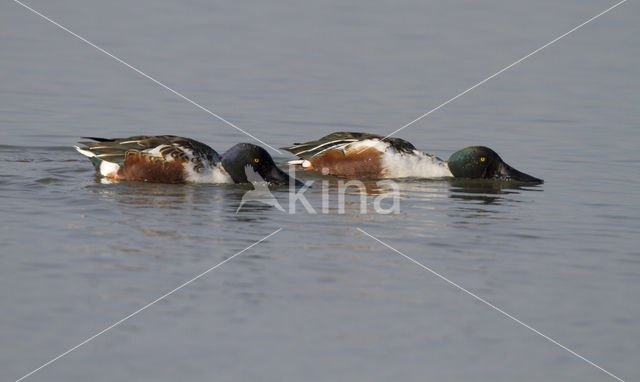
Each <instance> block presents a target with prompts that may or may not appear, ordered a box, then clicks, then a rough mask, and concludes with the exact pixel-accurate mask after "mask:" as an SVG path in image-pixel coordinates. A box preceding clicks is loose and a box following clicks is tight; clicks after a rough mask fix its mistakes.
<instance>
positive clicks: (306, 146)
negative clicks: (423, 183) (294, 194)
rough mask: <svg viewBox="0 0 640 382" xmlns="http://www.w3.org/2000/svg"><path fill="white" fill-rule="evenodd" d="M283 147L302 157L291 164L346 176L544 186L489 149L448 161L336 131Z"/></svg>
mask: <svg viewBox="0 0 640 382" xmlns="http://www.w3.org/2000/svg"><path fill="white" fill-rule="evenodd" d="M282 149H283V150H286V151H289V152H290V153H292V154H294V155H296V156H297V157H298V158H299V159H297V160H293V161H289V164H292V165H297V166H300V167H301V168H303V169H307V170H315V171H318V172H321V173H322V174H324V175H333V176H337V177H343V178H352V179H384V178H431V179H433V178H450V177H455V178H477V179H498V180H505V181H517V182H528V183H543V180H542V179H539V178H536V177H534V176H531V175H528V174H525V173H523V172H521V171H518V170H516V169H515V168H513V167H511V166H509V165H508V164H507V163H505V162H504V161H503V160H502V158H500V156H499V155H498V154H497V153H496V152H495V151H493V150H492V149H490V148H488V147H485V146H470V147H466V148H464V149H462V150H458V151H456V152H455V153H453V154H451V156H450V157H449V159H448V160H447V161H445V160H443V159H441V158H439V157H437V156H435V155H432V154H428V153H425V152H422V151H420V150H418V149H416V147H415V146H414V145H413V144H412V143H411V142H408V141H406V140H404V139H401V138H395V137H384V136H381V135H376V134H369V133H360V132H335V133H332V134H329V135H326V136H324V137H322V138H320V139H318V140H315V141H309V142H304V143H294V144H293V145H292V146H288V147H282Z"/></svg>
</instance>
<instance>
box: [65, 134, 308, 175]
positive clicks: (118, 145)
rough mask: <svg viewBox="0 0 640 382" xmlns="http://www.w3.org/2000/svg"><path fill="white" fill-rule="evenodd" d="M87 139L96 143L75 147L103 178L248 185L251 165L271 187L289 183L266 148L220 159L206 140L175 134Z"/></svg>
mask: <svg viewBox="0 0 640 382" xmlns="http://www.w3.org/2000/svg"><path fill="white" fill-rule="evenodd" d="M84 138H85V139H90V140H91V141H82V142H78V143H79V144H81V145H83V146H84V147H80V146H74V147H75V149H76V150H78V152H80V154H82V155H85V156H87V157H88V158H89V160H90V161H91V163H93V166H94V167H95V168H96V171H97V172H98V173H99V174H100V175H102V176H104V177H106V178H108V179H112V180H115V181H120V180H138V181H147V182H155V183H188V182H193V183H247V182H249V180H247V171H248V169H247V167H250V168H252V169H253V171H254V172H255V173H257V174H259V175H260V176H261V177H262V179H264V180H265V181H267V182H270V183H274V184H289V180H290V177H289V175H287V174H286V173H285V172H283V171H282V170H280V169H279V168H278V167H277V166H276V164H275V163H274V162H273V159H272V158H271V155H269V153H268V152H267V151H266V150H265V149H263V148H262V147H260V146H256V145H254V144H251V143H238V144H237V145H235V146H233V147H231V148H230V149H229V150H227V151H226V152H225V153H224V154H223V155H222V157H220V155H218V153H217V152H216V151H215V150H214V149H212V148H211V147H209V146H207V145H205V144H204V143H202V142H198V141H196V140H194V139H190V138H183V137H176V136H173V135H160V136H134V137H129V138H112V139H108V138H95V137H84ZM294 181H295V182H296V184H298V185H299V184H300V182H299V181H297V180H295V179H294Z"/></svg>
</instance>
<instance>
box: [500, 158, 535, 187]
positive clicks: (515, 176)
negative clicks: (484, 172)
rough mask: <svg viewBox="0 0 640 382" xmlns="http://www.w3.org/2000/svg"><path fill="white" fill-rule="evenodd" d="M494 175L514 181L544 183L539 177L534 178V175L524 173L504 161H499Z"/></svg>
mask: <svg viewBox="0 0 640 382" xmlns="http://www.w3.org/2000/svg"><path fill="white" fill-rule="evenodd" d="M496 177H497V178H499V179H504V180H510V181H516V182H527V183H544V181H543V180H542V179H539V178H536V177H535V176H531V175H529V174H525V173H524V172H521V171H518V170H516V169H515V168H513V167H511V166H509V165H508V164H506V163H504V162H502V163H500V166H499V167H498V170H497V171H496Z"/></svg>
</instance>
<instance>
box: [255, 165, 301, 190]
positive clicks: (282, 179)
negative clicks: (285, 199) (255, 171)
mask: <svg viewBox="0 0 640 382" xmlns="http://www.w3.org/2000/svg"><path fill="white" fill-rule="evenodd" d="M263 176H264V180H266V181H267V182H269V183H273V184H279V185H285V186H287V185H289V182H290V181H291V180H293V182H294V183H295V185H296V187H300V186H303V185H304V183H302V182H301V181H299V180H297V179H295V178H291V177H290V176H289V174H287V173H286V172H284V171H282V170H280V169H279V168H278V167H276V166H273V167H272V168H271V171H268V172H267V173H266V174H264V175H263Z"/></svg>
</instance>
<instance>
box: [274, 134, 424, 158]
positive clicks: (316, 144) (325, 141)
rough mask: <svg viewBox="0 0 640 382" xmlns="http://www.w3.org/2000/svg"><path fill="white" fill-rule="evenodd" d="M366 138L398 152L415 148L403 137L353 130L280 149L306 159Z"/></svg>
mask: <svg viewBox="0 0 640 382" xmlns="http://www.w3.org/2000/svg"><path fill="white" fill-rule="evenodd" d="M366 140H378V141H384V142H387V143H389V144H390V146H391V147H393V148H395V149H396V150H397V151H399V152H411V151H413V150H415V147H414V146H413V145H412V144H411V143H410V142H407V141H405V140H404V139H400V138H385V137H383V136H382V135H376V134H369V133H354V132H337V133H332V134H329V135H327V136H324V137H322V138H320V139H318V140H315V141H309V142H305V143H294V144H293V146H288V147H282V149H283V150H287V151H289V152H290V153H292V154H294V155H297V156H298V157H300V158H303V159H306V158H311V157H314V156H318V155H321V154H322V153H324V152H326V151H329V150H338V149H344V148H345V147H346V146H348V145H350V144H353V143H355V142H361V141H366Z"/></svg>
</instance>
